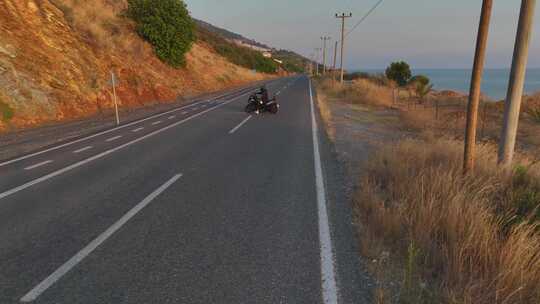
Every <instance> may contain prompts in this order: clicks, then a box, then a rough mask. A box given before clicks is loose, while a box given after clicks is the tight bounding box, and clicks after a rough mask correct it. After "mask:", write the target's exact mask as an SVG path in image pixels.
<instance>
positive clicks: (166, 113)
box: [0, 92, 245, 167]
mask: <svg viewBox="0 0 540 304" xmlns="http://www.w3.org/2000/svg"><path fill="white" fill-rule="evenodd" d="M233 94H234V92H232V93H231V92H228V93H225V94H222V95H220V96H217V97H214V98H213V99H217V98H223V97H225V96H227V95H233ZM243 95H245V94H242V95H241V96H243ZM236 98H237V97H233V99H232V100H235V99H236ZM205 101H206V100H200V101H197V102H195V103H193V104H190V105H185V106H180V107H178V108H175V109H172V110H170V111H167V112H163V113H159V114H155V115H152V116H149V117H146V118H143V119H140V120H136V121H133V122H130V123H128V124H125V125H121V126H118V127H116V128H112V129H109V130H105V131H102V132H99V133H96V134H93V135H90V136H87V137H83V138H80V139H77V140H74V141H70V142H67V143H65V144H61V145H58V146H54V147H52V148H49V149H45V150H42V151H38V152H35V153H31V154H27V155H24V156H21V157H17V158H14V159H12V160H8V161H5V162H2V163H0V167H3V166H7V165H9V164H13V163H16V162H19V161H22V160H25V159H28V158H31V157H34V156H38V155H41V154H43V153H47V152H50V151H55V150H58V149H61V148H63V147H67V146H71V145H74V144H76V143H79V142H82V141H85V140H89V139H91V138H95V137H98V136H101V135H104V134H108V133H111V132H114V131H116V130H120V129H123V128H127V127H130V126H133V125H135V124H138V123H140V122H144V121H148V120H151V119H154V118H157V117H161V116H164V115H168V114H171V113H175V112H177V111H181V110H184V109H186V108H188V107H191V106H193V105H196V104H200V103H202V102H205ZM182 113H183V114H187V112H185V111H184V112H182Z"/></svg>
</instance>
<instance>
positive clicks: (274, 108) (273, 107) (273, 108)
mask: <svg viewBox="0 0 540 304" xmlns="http://www.w3.org/2000/svg"><path fill="white" fill-rule="evenodd" d="M268 111H270V113H272V114H277V112H278V111H279V107H278V105H277V104H276V103H274V104H271V105H270V107H269V108H268Z"/></svg>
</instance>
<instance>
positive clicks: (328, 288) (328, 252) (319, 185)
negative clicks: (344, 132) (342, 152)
mask: <svg viewBox="0 0 540 304" xmlns="http://www.w3.org/2000/svg"><path fill="white" fill-rule="evenodd" d="M308 81H309V100H310V106H311V130H312V132H311V133H312V134H313V156H314V165H315V183H316V189H317V206H318V213H319V242H320V249H321V283H322V295H323V300H324V304H337V299H338V296H337V294H338V290H337V284H336V273H335V269H334V253H333V250H332V238H331V234H330V223H329V220H328V210H327V208H326V190H325V188H324V176H323V172H322V165H321V154H320V151H319V131H318V127H317V119H316V118H315V106H314V104H313V91H312V88H311V80H308Z"/></svg>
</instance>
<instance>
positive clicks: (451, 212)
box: [355, 139, 540, 304]
mask: <svg viewBox="0 0 540 304" xmlns="http://www.w3.org/2000/svg"><path fill="white" fill-rule="evenodd" d="M494 152H495V151H494V149H493V147H491V146H487V145H483V146H480V147H479V151H478V155H479V159H478V164H477V170H476V172H475V173H474V174H473V175H471V176H468V177H464V176H463V175H462V170H461V163H462V162H461V157H462V144H461V143H460V142H457V141H453V140H447V139H439V140H435V141H433V142H429V143H426V142H424V141H418V140H405V141H402V142H400V143H398V144H396V145H394V146H392V145H388V146H385V147H381V148H380V150H379V151H376V153H373V156H372V158H371V159H370V161H369V164H368V165H367V168H366V171H365V174H364V175H363V177H362V179H361V185H360V187H359V190H358V192H357V193H356V196H355V209H356V215H357V217H358V222H359V223H360V224H361V228H360V229H361V230H362V231H361V232H362V233H361V234H360V235H361V236H362V242H363V244H362V245H363V246H362V247H371V246H372V245H373V242H374V240H375V243H383V244H384V246H383V247H385V248H389V249H388V250H390V252H392V253H391V255H392V257H393V258H394V259H395V258H397V257H400V258H401V260H402V261H403V264H404V267H403V269H405V271H404V274H403V282H402V286H401V288H402V289H401V292H400V294H401V296H400V301H401V302H402V303H427V302H438V301H439V300H441V299H442V301H444V302H446V303H475V304H483V303H486V304H487V303H489V304H492V303H530V304H537V303H538V299H540V225H539V224H540V179H539V178H540V175H538V169H537V168H536V169H535V168H534V166H533V165H527V166H520V167H519V169H518V170H517V171H516V174H515V175H514V176H512V177H508V176H506V175H504V174H502V173H501V172H499V171H498V170H496V169H495V168H496V166H495V153H494ZM535 170H536V171H535Z"/></svg>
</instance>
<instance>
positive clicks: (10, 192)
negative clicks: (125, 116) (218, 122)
mask: <svg viewBox="0 0 540 304" xmlns="http://www.w3.org/2000/svg"><path fill="white" fill-rule="evenodd" d="M249 93H250V92H247V93H244V94H242V95H240V96H237V97H236V98H233V99H231V100H229V101H227V102H223V103H221V104H219V105H217V106H214V107H211V108H208V109H206V110H204V111H202V112H199V113H197V114H194V115H191V116H189V117H186V118H184V119H183V120H180V121H177V122H175V123H173V124H170V125H168V126H166V127H163V128H161V129H158V130H156V131H153V132H151V133H148V134H146V135H144V136H141V137H139V138H137V139H134V140H132V141H130V142H127V143H125V144H122V145H120V146H118V147H116V148H112V149H110V150H107V151H104V152H101V153H99V154H97V155H94V156H92V157H89V158H87V159H84V160H81V161H79V162H76V163H74V164H72V165H69V166H67V167H65V168H62V169H60V170H58V171H55V172H52V173H49V174H47V175H44V176H42V177H39V178H36V179H34V180H31V181H29V182H27V183H25V184H22V185H20V186H17V187H15V188H13V189H10V190H7V191H5V192H2V193H0V199H3V198H6V197H8V196H10V195H13V194H15V193H17V192H20V191H22V190H24V189H27V188H29V187H32V186H34V185H36V184H39V183H41V182H44V181H46V180H49V179H51V178H53V177H56V176H58V175H61V174H64V173H66V172H68V171H71V170H73V169H75V168H78V167H80V166H83V165H85V164H87V163H90V162H92V161H95V160H98V159H100V158H103V157H105V156H107V155H109V154H111V153H114V152H116V151H118V150H121V149H123V148H126V147H129V146H131V145H134V144H136V143H138V142H140V141H143V140H145V139H147V138H150V137H152V136H155V135H157V134H160V133H162V132H165V131H167V130H169V129H172V128H174V127H176V126H179V125H181V124H184V123H186V122H188V121H190V120H192V119H194V118H197V117H199V116H201V115H204V114H206V113H208V112H210V111H213V110H215V109H218V108H221V107H223V106H225V105H227V104H229V103H231V102H233V101H237V100H238V99H239V98H240V97H242V96H245V95H247V94H249Z"/></svg>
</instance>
